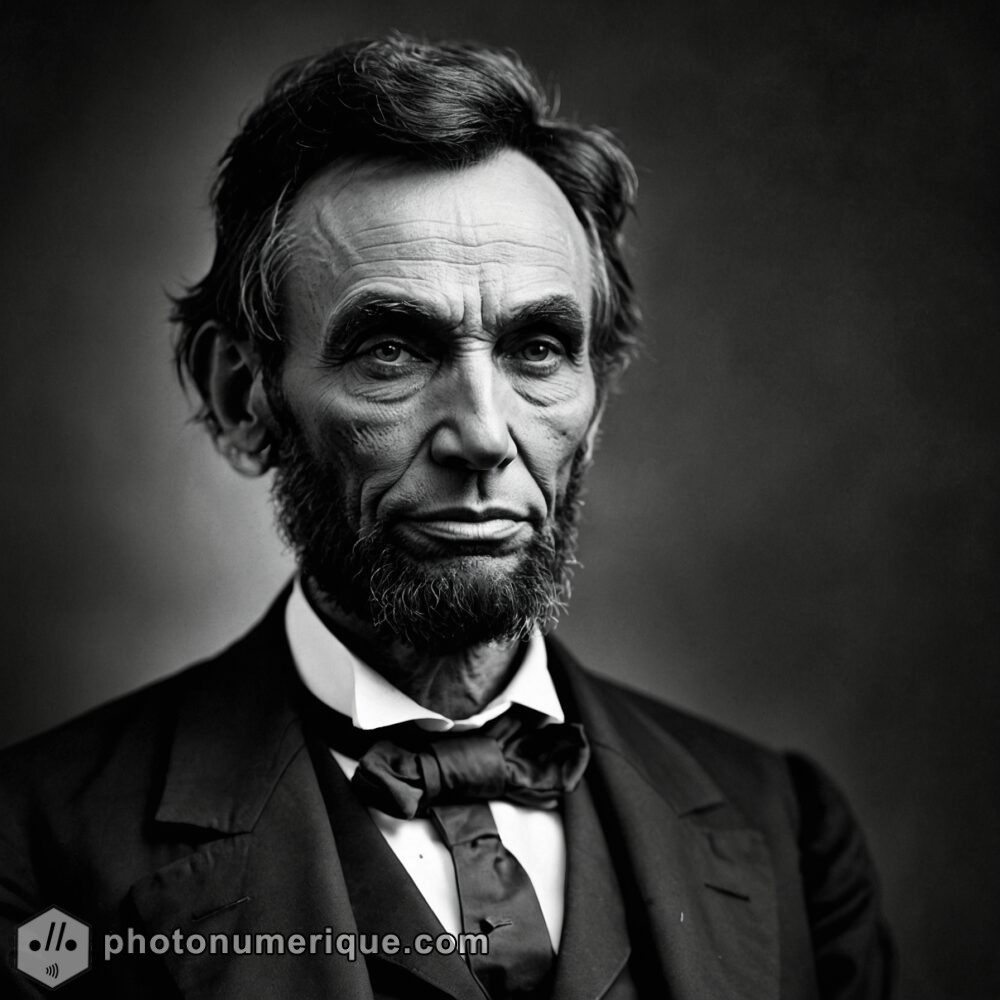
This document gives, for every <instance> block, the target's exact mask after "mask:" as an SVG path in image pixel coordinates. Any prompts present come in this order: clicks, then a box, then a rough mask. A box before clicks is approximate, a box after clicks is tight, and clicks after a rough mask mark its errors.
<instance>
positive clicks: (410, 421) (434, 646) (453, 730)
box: [0, 36, 890, 1000]
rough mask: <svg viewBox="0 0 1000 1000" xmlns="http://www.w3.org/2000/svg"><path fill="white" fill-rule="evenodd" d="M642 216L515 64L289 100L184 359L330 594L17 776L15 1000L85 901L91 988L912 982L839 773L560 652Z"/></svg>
mask: <svg viewBox="0 0 1000 1000" xmlns="http://www.w3.org/2000/svg"><path fill="white" fill-rule="evenodd" d="M634 194H635V177H634V173H633V171H632V168H631V165H630V164H629V162H628V160H627V158H626V157H625V156H624V154H623V153H622V151H621V149H620V148H619V146H618V145H617V144H616V142H615V141H614V140H613V139H612V138H611V137H610V136H609V135H608V134H607V133H605V132H603V131H601V130H599V129H594V128H583V127H580V126H577V125H573V124H570V123H568V122H565V121H561V120H558V119H554V118H552V117H551V116H550V114H549V111H548V109H547V108H546V106H545V101H544V98H543V96H542V94H541V92H540V90H539V88H538V87H537V85H536V84H535V82H534V81H533V79H532V78H531V76H530V75H529V74H528V73H527V72H526V70H525V69H524V68H523V67H522V66H521V65H520V64H519V63H518V62H517V61H516V59H515V58H514V57H513V56H512V55H510V54H507V53H501V52H496V51H492V50H489V49H485V48H481V47H477V46H473V45H428V44H424V43H420V42H417V41H414V40H412V39H409V38H405V37H402V36H391V37H388V38H384V39H379V40H376V41H373V42H367V43H357V44H353V45H348V46H344V47H342V48H339V49H335V50H333V51H331V52H329V53H328V54H326V55H324V56H322V57H319V58H317V59H314V60H310V61H306V62H303V63H299V64H296V65H295V66H293V67H291V68H290V69H288V70H286V71H285V72H284V73H283V74H282V75H281V76H280V77H279V78H278V79H277V80H276V81H275V83H274V84H273V85H272V87H271V88H270V90H269V91H268V93H267V95H266V97H265V99H264V102H263V103H262V104H261V106H260V107H259V108H258V109H257V110H256V111H255V112H254V113H253V114H252V115H251V116H250V117H249V118H248V120H247V122H246V124H245V125H244V127H243V129H242V131H241V132H240V134H239V135H238V136H237V138H236V139H235V140H234V141H233V143H232V144H231V145H230V147H229V149H228V150H227V152H226V154H225V157H224V158H223V161H222V167H221V171H220V175H219V179H218V181H217V183H216V186H215V189H214V207H215V212H216V222H217V251H216V256H215V260H214V263H213V265H212V268H211V270H210V272H209V273H208V275H207V276H206V277H205V278H204V279H203V280H202V281H201V282H200V283H199V284H198V285H196V286H195V287H194V288H192V289H191V290H190V291H189V292H188V294H186V295H185V296H183V297H182V298H180V299H179V300H178V302H177V304H176V319H177V320H178V322H179V325H180V338H179V342H178V351H177V357H178V363H179V367H180V369H181V371H182V372H184V373H186V374H187V375H188V376H189V377H190V379H191V380H192V382H193V383H194V385H195V387H196V388H197V391H198V393H199V395H200V398H201V400H202V409H201V417H202V419H203V420H204V423H205V425H206V427H207V429H208V431H209V432H210V434H211V435H212V437H213V440H214V441H215V443H216V445H217V446H218V448H219V450H220V452H221V453H222V454H223V455H224V456H225V457H226V458H227V459H228V461H229V462H230V463H231V464H232V465H233V467H234V468H236V469H237V470H239V471H240V472H243V473H245V474H249V475H260V474H262V473H264V472H266V471H268V470H269V469H273V470H274V476H275V479H274V491H275V497H276V500H277V509H278V513H279V518H280V522H281V527H282V529H283V532H284V534H285V536H286V538H287V539H288V541H289V543H290V545H291V546H292V547H293V549H294V551H295V552H296V554H297V556H298V560H299V573H298V574H297V576H296V578H295V580H294V582H293V584H292V585H291V586H290V588H289V589H288V590H286V592H285V593H283V594H282V595H281V596H280V597H279V598H278V600H277V601H276V603H275V604H274V606H273V607H272V608H271V610H270V611H269V612H268V613H267V615H266V616H265V617H264V619H263V620H262V622H261V623H260V624H259V625H258V626H257V627H256V628H255V629H254V630H253V631H252V632H251V633H250V634H249V635H247V636H245V637H244V638H243V639H241V640H240V641H238V642H237V643H236V644H235V645H233V646H231V647H230V648H229V649H227V650H226V651H225V652H223V653H222V654H220V655H219V656H217V657H215V658H214V659H212V660H209V661H207V662H206V663H204V664H201V665H198V666H195V667H193V668H191V669H190V670H188V671H185V672H183V673H181V674H179V675H178V676H176V677H173V678H170V679H168V680H166V681H164V682H162V683H160V684H157V685H154V686H153V687H151V688H149V689H146V690H144V691H140V692H138V693H137V694H134V695H131V696H129V697H127V698H125V699H123V700H121V701H118V702H116V703H114V704H112V705H109V706H106V707H104V708H102V709H99V710H97V711H96V712H94V713H91V714H90V715H89V716H87V717H84V718H83V719H80V720H77V721H75V722H72V723H70V724H68V725H67V726H65V727H62V728H61V729H60V730H58V731H56V732H55V733H52V734H49V735H47V736H45V737H42V738H41V739H39V740H36V741H32V742H31V743H29V744H26V745H24V746H22V747H20V748H16V749H15V750H14V751H12V752H10V753H8V754H7V755H6V756H5V758H4V761H3V782H2V803H0V804H2V810H3V812H2V815H3V816H4V821H3V828H2V837H0V916H2V919H3V921H4V923H5V928H6V929H5V934H6V936H7V945H8V949H7V950H8V965H9V969H8V971H7V973H6V974H7V976H8V977H9V984H8V989H9V990H13V991H15V992H17V993H20V994H23V995H35V992H37V991H38V986H37V981H36V979H34V978H31V977H28V976H26V975H25V974H24V973H23V972H22V971H20V970H19V969H18V968H17V965H18V961H19V958H18V956H17V955H16V954H15V952H16V941H15V931H14V928H16V927H17V926H18V925H20V924H23V923H24V922H25V921H27V920H29V919H30V918H32V917H33V916H34V915H35V914H36V913H38V912H39V911H42V910H44V909H45V908H46V907H48V906H50V905H57V906H59V907H61V908H64V910H65V911H66V912H67V913H69V914H71V915H72V916H74V917H76V918H78V919H80V920H82V921H85V922H86V923H88V924H89V925H91V927H92V932H93V934H94V942H95V946H94V952H95V953H94V956H93V957H94V961H93V962H92V967H91V969H90V970H89V971H88V972H87V973H85V974H84V975H81V976H80V977H79V978H77V979H76V980H74V981H73V982H72V983H70V984H68V985H67V986H66V988H65V995H67V996H70V995H72V994H73V991H77V992H78V993H80V994H86V995H99V996H119V995H122V996H132V995H135V996H143V997H149V996H177V995H182V996H185V997H208V996H212V997H230V996H232V997H257V996H260V997H275V996H288V997H341V996H352V997H355V996H356V997H370V996H373V995H374V996H384V997H408V996H427V997H447V996H452V997H458V998H470V1000H472V998H482V997H489V998H491V1000H499V998H507V997H510V998H515V997H517V998H528V997H549V996H552V997H560V998H567V1000H568V998H584V997H586V998H592V1000H596V998H599V997H605V996H608V997H620V998H626V997H637V996H656V997H660V996H671V997H674V998H676V1000H695V998H708V997H711V998H715V997H739V998H741V1000H742V998H747V1000H750V998H758V1000H765V998H779V997H780V998H788V1000H792V998H795V1000H798V998H815V997H881V996H885V995H887V993H888V991H889V982H890V973H889V966H890V962H889V948H888V945H887V939H886V936H885V932H884V930H883V927H882V921H881V916H880V912H879V904H878V895H877V890H876V885H875V878H874V873H873V871H872V867H871V863H870V860H869V858H868V855H867V853H866V851H865V848H864V844H863V841H862V839H861V836H860V834H859V832H858V830H857V828H856V826H855V824H854V822H853V820H852V818H851V816H850V813H849V811H848V809H847V807H846V805H845V804H844V802H843V801H842V799H841V798H840V797H839V795H838V794H837V793H836V791H835V790H834V789H833V788H832V787H831V786H830V784H829V782H828V781H827V780H826V779H825V778H824V777H823V775H822V774H821V773H820V772H819V771H818V770H817V769H816V768H815V766H814V765H812V764H811V763H809V762H808V761H806V760H804V759H802V758H799V757H794V756H793V757H787V758H786V757H783V756H780V755H777V754H774V753H772V752H770V751H768V750H766V749H763V748H761V747H758V746H755V745H753V744H750V743H748V742H746V741H744V740H742V739H740V738H738V737H736V736H734V735H731V734H729V733H727V732H724V731H722V730H720V729H718V728H715V727H713V726H710V725H709V724H707V723H704V722H702V721H699V720H696V719H693V718H691V717H689V716H687V715H684V714H682V713H679V712H676V711H674V710H672V709H669V708H667V707H665V706H663V705H660V704H658V703H656V702H653V701H651V700H649V699H646V698H644V697H642V696H640V695H637V694H635V693H632V692H629V691H626V690H625V689H623V688H620V687H618V686H616V685H614V684H612V683H609V682H607V681H603V680H599V679H597V678H596V677H594V676H592V675H590V674H588V673H586V672H585V671H584V670H583V668H582V667H580V666H579V665H578V664H577V663H576V661H575V660H574V659H573V658H572V657H571V656H570V654H569V653H568V652H567V651H566V650H564V649H563V648H562V647H561V646H560V645H559V644H558V643H556V642H555V641H554V640H548V639H543V635H544V634H545V633H546V632H547V631H548V630H549V628H550V627H551V625H552V624H553V623H554V620H555V617H556V614H557V612H558V610H559V608H560V606H561V604H562V602H563V600H564V599H565V595H566V593H567V576H568V572H569V568H570V567H571V565H572V562H573V550H574V536H575V525H576V516H577V507H578V494H579V489H580V483H581V479H582V476H583V473H584V470H585V468H586V466H587V463H588V462H589V460H590V457H591V452H592V449H593V445H594V440H595V436H596V434H597V431H598V427H599V422H600V417H601V413H602V410H603V407H604V405H605V402H606V400H607V396H608V392H609V388H610V386H611V384H612V382H613V380H614V378H615V377H616V375H617V374H618V372H619V371H620V370H621V368H622V366H623V364H624V361H625V360H626V358H627V356H628V353H629V349H630V347H631V344H632V339H633V331H634V328H635V326H636V319H637V313H636V309H635V307H634V304H633V298H632V289H631V285H630V282H629V278H628V275H627V272H626V270H625V267H624V264H623V260H622V255H621V247H620V230H621V225H622V222H623V219H624V217H625V215H626V212H627V210H628V209H629V207H630V206H631V204H632V201H633V198H634ZM468 934H474V935H478V937H479V940H480V941H481V942H483V943H482V947H481V949H480V951H479V952H469V953H467V954H465V955H464V956H463V955H460V954H458V953H457V942H458V941H459V940H460V936H461V935H468ZM354 935H361V937H354ZM421 935H424V936H425V937H427V936H429V938H431V939H433V940H434V941H436V942H443V943H440V944H439V946H438V948H437V950H436V951H433V950H432V951H431V952H430V953H427V954H424V953H421V950H420V949H419V948H418V944H417V942H418V938H420V936H421ZM449 935H451V937H449ZM261 936H264V937H265V938H269V939H270V944H269V946H268V947H267V949H266V950H267V951H268V952H270V953H264V954H261V953H259V952H260V951H261V950H262V946H261V945H259V944H258V945H252V944H247V945H245V947H244V948H243V949H241V948H240V946H239V942H240V941H243V942H254V941H259V940H260V938H261ZM296 936H298V938H299V941H300V942H302V948H300V947H299V945H298V944H295V945H294V946H293V944H292V941H293V938H295V937H296ZM158 937H159V939H160V940H162V941H167V940H169V941H170V942H171V946H170V947H169V948H163V949H161V948H159V947H155V946H154V941H155V940H157V938H158ZM208 940H211V941H212V943H213V947H212V948H209V947H207V945H206V941H208ZM275 940H279V942H280V947H279V945H277V944H275V943H274V941H275ZM331 940H336V941H337V942H341V943H343V947H340V946H338V948H334V949H331V948H330V947H328V945H327V942H329V941H331ZM463 940H464V939H463ZM468 940H471V939H468ZM352 941H355V942H360V943H364V942H368V946H366V947H365V948H364V950H365V951H366V952H371V953H370V954H365V955H364V956H362V957H359V956H358V955H356V954H353V955H352V954H349V953H348V952H349V951H350V948H349V947H348V945H349V943H350V942H352ZM448 942H452V944H449V943H448ZM126 943H128V947H126ZM34 944H35V945H38V947H39V948H40V947H41V945H40V942H38V941H35V942H34ZM49 945H50V942H47V943H46V948H48V947H49ZM140 945H141V946H142V947H140ZM216 946H217V947H216ZM24 947H27V945H24V944H23V943H22V949H23V948H24ZM32 947H34V945H32ZM36 950H37V949H36ZM245 951H250V952H251V953H250V954H245V953H243V952H245ZM154 952H155V953H154ZM254 952H258V953H254ZM45 985H46V986H48V985H51V984H49V983H45ZM33 991H35V992H33Z"/></svg>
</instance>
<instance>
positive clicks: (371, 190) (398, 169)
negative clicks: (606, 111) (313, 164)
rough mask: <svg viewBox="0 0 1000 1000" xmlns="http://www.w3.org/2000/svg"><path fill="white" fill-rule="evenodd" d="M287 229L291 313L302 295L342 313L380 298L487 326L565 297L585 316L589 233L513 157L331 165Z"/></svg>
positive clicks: (526, 164) (535, 173)
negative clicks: (453, 163)
mask: <svg viewBox="0 0 1000 1000" xmlns="http://www.w3.org/2000/svg"><path fill="white" fill-rule="evenodd" d="M289 221H290V229H291V232H292V234H293V250H292V262H293V266H292V269H291V272H290V274H289V291H290V293H291V300H292V301H291V304H292V306H293V308H301V307H302V306H303V305H304V304H305V303H303V302H302V301H301V300H302V299H303V298H304V299H306V300H308V302H309V303H311V305H312V307H313V308H314V309H316V310H318V311H320V312H324V311H328V310H329V309H330V308H334V309H336V310H338V311H339V310H340V309H342V308H348V307H349V305H350V302H351V301H352V300H353V299H354V298H355V297H358V296H363V295H365V294H366V293H370V292H376V293H380V294H386V295H393V294H398V295H400V296H402V297H407V298H412V297H418V298H421V299H423V300H425V301H426V302H429V303H430V304H431V305H432V306H433V307H435V308H436V309H437V310H438V311H441V312H443V313H447V314H448V315H449V316H451V317H452V318H453V319H454V320H455V322H460V321H461V320H462V319H463V318H468V314H469V313H476V314H478V316H479V318H480V319H481V320H482V321H484V322H489V321H490V319H491V317H492V316H493V315H494V314H499V313H502V312H503V311H504V310H505V309H516V308H517V307H519V306H520V305H523V304H527V303H529V302H530V301H531V300H532V299H535V298H539V297H546V296H551V295H553V294H561V295H566V296H571V297H573V298H575V299H576V300H577V301H578V302H579V305H580V308H581V312H583V313H584V314H588V313H589V306H590V292H591V288H592V282H593V275H592V271H591V253H590V246H589V243H588V239H587V235H586V233H585V231H584V229H583V226H582V225H581V224H580V222H579V220H578V219H577V217H576V215H575V213H574V212H573V209H572V207H571V206H570V204H569V202H568V201H567V199H566V197H565V195H563V193H562V192H561V191H560V189H559V187H558V186H557V185H556V183H555V182H554V181H553V180H552V179H551V178H550V177H549V176H548V174H546V173H545V172H544V171H543V170H542V169H541V168H540V167H539V166H538V165H537V164H535V163H533V162H532V161H531V160H529V159H528V158H527V157H525V156H523V155H522V154H520V153H517V152H515V151H513V150H504V151H502V152H500V153H499V154H497V155H496V156H494V157H492V158H491V159H489V160H486V161H484V162H481V163H477V164H474V165H472V166H469V167H463V168H458V169H453V170H449V169H443V168H432V167H423V166H415V165H413V164H406V163H403V164H401V163H397V162H370V161H369V162H363V163H346V164H345V163H340V164H336V165H334V166H332V167H330V168H329V169H327V170H326V171H324V172H323V173H321V174H319V175H317V176H316V177H314V178H312V180H310V182H309V183H308V184H307V185H306V186H305V187H304V188H303V190H302V191H301V192H300V194H299V196H298V197H297V198H296V200H295V203H294V204H293V207H292V211H291V214H290V220H289ZM320 300H322V301H320ZM316 318H317V319H326V318H327V317H325V316H317V317H316Z"/></svg>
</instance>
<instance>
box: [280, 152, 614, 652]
mask: <svg viewBox="0 0 1000 1000" xmlns="http://www.w3.org/2000/svg"><path fill="white" fill-rule="evenodd" d="M290 224H291V227H292V231H293V233H294V234H295V243H294V249H293V251H292V264H291V268H290V271H289V273H288V276H287V279H286V282H285V286H284V302H285V332H286V341H287V344H286V353H285V360H284V365H283V368H282V372H281V376H280V390H281V391H280V394H279V396H280V398H279V399H278V400H276V401H275V402H276V409H277V411H278V416H279V420H280V422H281V423H282V425H283V426H284V427H285V429H286V434H285V439H286V440H285V442H284V444H283V447H282V457H281V458H280V459H279V472H278V479H277V483H276V492H277V496H278V501H279V508H280V509H281V513H282V520H283V522H284V527H285V530H286V533H287V534H288V535H289V536H290V538H291V541H292V543H293V545H294V546H295V547H296V548H297V549H298V550H299V554H300V556H301V558H302V560H303V566H304V569H305V571H306V572H307V574H308V575H310V576H311V577H313V578H314V580H315V582H316V583H317V584H318V585H319V587H320V589H321V590H322V591H324V592H326V593H327V594H328V596H331V597H332V598H333V599H334V600H335V602H336V603H338V604H339V605H341V606H342V607H345V609H346V610H348V611H351V612H354V613H357V614H360V615H361V616H362V617H367V618H368V619H369V620H375V621H376V624H380V625H382V626H383V627H387V628H388V629H389V631H392V632H395V633H396V634H397V635H399V636H401V637H403V638H406V639H408V640H409V641H411V642H414V643H415V644H418V645H421V644H422V645H425V646H435V645H436V646H438V647H446V646H449V645H452V646H460V645H462V644H463V643H465V642H468V641H470V640H484V639H496V638H505V637H508V638H509V637H511V636H514V635H517V634H521V633H523V632H524V631H525V623H524V622H523V621H522V622H518V623H513V622H511V621H505V620H504V619H507V618H510V617H511V613H512V612H513V613H514V616H515V617H517V612H518V609H517V607H516V605H518V604H519V603H520V604H529V605H530V604H531V603H532V602H533V601H536V602H537V600H539V599H540V600H542V602H543V603H544V601H545V600H549V602H550V603H551V602H552V600H555V601H557V600H558V596H559V595H558V587H559V584H560V582H561V578H562V575H563V570H564V564H565V563H566V561H567V560H568V559H569V557H570V553H569V549H570V547H571V535H572V521H573V516H572V515H573V509H572V508H573V506H574V504H573V496H572V494H573V493H575V487H576V481H577V480H578V478H579V472H580V468H581V464H582V463H581V455H582V453H583V451H584V450H585V445H586V443H587V441H588V435H589V434H591V433H592V432H593V429H594V423H595V399H596V393H595V383H594V375H593V372H592V369H591V365H590V359H589V351H588V348H589V335H590V310H591V295H592V284H593V276H592V272H591V258H590V250H589V246H588V243H587V238H586V234H585V232H584V230H583V227H582V226H581V225H580V223H579V222H578V220H577V219H576V216H575V215H574V213H573V210H572V208H571V207H570V205H569V203H568V202H567V200H566V198H565V197H564V196H563V194H562V193H561V192H560V191H559V189H558V187H557V186H556V185H555V183H554V182H553V181H552V180H551V179H550V178H549V177H548V175H547V174H545V173H544V171H542V170H541V168H539V167H538V166H536V165H535V164H534V163H532V162H531V161H530V160H528V159H527V158H525V157H523V156H522V155H520V154H518V153H515V152H512V151H505V152H502V153H500V154H499V155H498V156H496V157H495V158H493V159H491V160H489V161H487V162H484V163H481V164H478V165H475V166H472V167H468V168H464V169H461V170H454V171H446V170H441V169H433V168H418V167H414V166H411V165H402V166H401V165H394V164H384V163H383V164H367V165H361V166H353V167H351V166H345V165H338V166H336V167H333V168H331V169H330V170H328V171H327V172H325V173H323V174H321V175H319V176H317V177H316V178H314V179H313V180H312V181H310V183H309V184H308V185H307V186H306V187H305V188H304V190H303V191H302V192H301V193H300V195H299V196H298V198H297V200H296V202H295V204H294V206H293V208H292V213H291V218H290ZM373 588H374V590H375V591H377V592H378V596H376V597H374V598H373V597H372V590H373ZM404 591H405V593H403V592H404ZM542 591H545V592H547V593H548V597H547V598H546V597H539V595H540V594H541V593H542ZM418 592H419V595H418V596H415V595H417V594H418ZM532 595H534V596H532ZM400 600H402V605H399V603H398V602H399V601H400ZM407 602H408V603H407ZM505 603H506V604H510V605H512V608H511V609H508V610H506V611H504V610H501V614H500V619H501V620H499V621H489V619H490V617H491V615H493V613H494V611H495V610H496V608H497V606H498V605H504V604H505ZM520 610H522V611H523V610H525V609H523V608H522V609H520ZM526 610H527V611H528V612H529V614H528V617H529V618H532V617H535V618H537V617H540V616H541V617H544V616H545V614H544V613H541V614H540V613H539V611H538V609H536V608H534V607H530V608H527V609H526ZM549 610H550V611H551V608H550V609H549ZM456 616H457V617H456ZM414 617H416V618H421V619H428V618H430V619H440V628H439V627H437V626H436V625H435V624H434V622H431V623H430V624H429V626H428V623H427V622H426V621H424V622H422V623H421V622H413V621H411V620H410V619H413V618H414ZM522 617H523V616H522ZM428 628H429V630H428Z"/></svg>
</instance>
